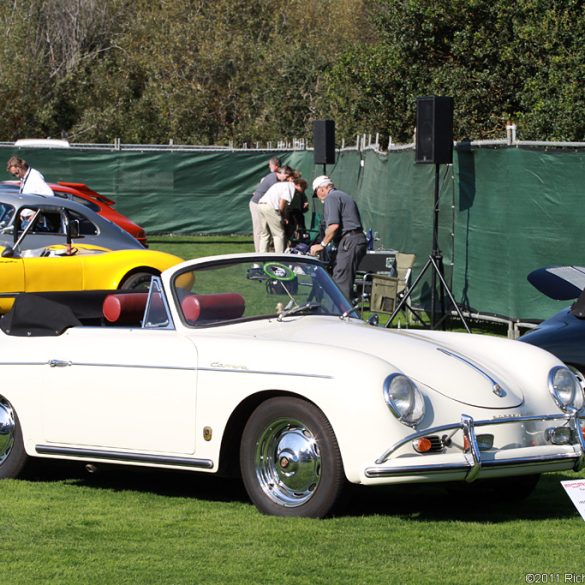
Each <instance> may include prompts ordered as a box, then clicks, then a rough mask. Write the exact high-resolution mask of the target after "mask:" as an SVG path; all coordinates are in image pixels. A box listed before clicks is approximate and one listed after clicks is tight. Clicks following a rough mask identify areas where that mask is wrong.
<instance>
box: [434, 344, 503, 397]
mask: <svg viewBox="0 0 585 585" xmlns="http://www.w3.org/2000/svg"><path fill="white" fill-rule="evenodd" d="M437 350H438V351H440V352H441V353H444V354H445V355H448V356H450V357H453V358H455V359H458V360H459V361H462V362H463V363H464V364H466V365H468V366H469V367H470V368H472V369H473V370H475V371H476V372H477V373H478V374H480V375H481V376H483V377H484V378H485V379H486V380H487V381H488V382H489V383H490V384H491V385H492V389H493V390H494V394H496V396H500V397H501V396H504V394H500V393H499V392H500V391H501V390H503V389H504V387H503V386H502V385H501V384H500V383H499V382H498V381H497V380H495V379H494V378H492V376H490V375H489V374H488V373H487V372H486V371H485V370H483V369H482V368H481V367H480V366H479V365H478V364H476V363H475V362H472V361H471V360H470V359H469V358H466V357H464V356H462V355H460V354H458V353H455V352H452V351H449V350H448V349H444V348H442V347H437ZM504 392H505V391H504Z"/></svg>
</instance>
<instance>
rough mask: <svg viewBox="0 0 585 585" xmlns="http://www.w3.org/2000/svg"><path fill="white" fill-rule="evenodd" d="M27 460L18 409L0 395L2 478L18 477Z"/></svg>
mask: <svg viewBox="0 0 585 585" xmlns="http://www.w3.org/2000/svg"><path fill="white" fill-rule="evenodd" d="M27 460H28V456H27V454H26V451H25V450H24V443H23V440H22V431H21V428H20V421H19V420H18V416H17V414H16V411H15V410H14V409H13V408H12V405H11V404H10V402H8V401H7V400H6V399H5V398H3V397H2V396H0V479H10V478H14V477H18V476H19V475H20V474H21V472H22V471H23V469H24V466H25V464H26V462H27Z"/></svg>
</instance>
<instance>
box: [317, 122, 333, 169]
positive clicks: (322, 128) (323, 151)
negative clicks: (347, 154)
mask: <svg viewBox="0 0 585 585" xmlns="http://www.w3.org/2000/svg"><path fill="white" fill-rule="evenodd" d="M313 146H314V148H315V153H314V154H315V164H316V165H332V164H335V122H334V121H333V120H315V122H314V123H313Z"/></svg>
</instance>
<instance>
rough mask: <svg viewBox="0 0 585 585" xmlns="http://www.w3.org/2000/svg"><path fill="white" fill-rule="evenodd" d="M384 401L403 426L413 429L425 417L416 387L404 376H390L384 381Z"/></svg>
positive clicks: (419, 392)
mask: <svg viewBox="0 0 585 585" xmlns="http://www.w3.org/2000/svg"><path fill="white" fill-rule="evenodd" d="M384 400H385V401H386V404H387V405H388V408H389V409H390V411H391V412H392V414H393V415H394V416H395V417H396V418H397V419H398V420H399V421H400V422H401V423H403V424H405V425H408V426H411V427H414V426H416V425H417V424H418V423H419V422H420V421H421V420H422V418H423V416H424V415H425V401H424V398H423V395H422V394H421V391H420V390H419V389H418V387H417V385H416V384H415V383H414V382H413V381H412V380H411V379H410V378H409V377H408V376H405V375H404V374H391V375H390V376H388V377H387V378H386V379H385V380H384Z"/></svg>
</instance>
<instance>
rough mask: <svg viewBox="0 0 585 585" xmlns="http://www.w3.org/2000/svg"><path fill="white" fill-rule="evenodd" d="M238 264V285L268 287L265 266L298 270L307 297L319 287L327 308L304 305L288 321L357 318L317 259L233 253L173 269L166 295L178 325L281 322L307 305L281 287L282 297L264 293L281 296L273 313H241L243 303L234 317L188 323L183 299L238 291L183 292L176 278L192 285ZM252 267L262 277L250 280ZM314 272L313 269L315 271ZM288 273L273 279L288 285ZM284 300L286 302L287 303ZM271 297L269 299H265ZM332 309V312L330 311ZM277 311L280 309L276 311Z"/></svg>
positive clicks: (206, 326) (286, 255) (358, 317)
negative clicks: (241, 273)
mask: <svg viewBox="0 0 585 585" xmlns="http://www.w3.org/2000/svg"><path fill="white" fill-rule="evenodd" d="M238 265H240V266H242V267H243V269H245V270H246V276H245V277H244V276H243V277H242V278H246V281H242V283H244V282H247V283H249V282H250V281H252V280H260V281H261V282H263V283H265V286H268V284H267V281H268V280H269V275H268V273H266V272H265V271H264V267H265V266H269V267H270V268H271V269H275V267H276V269H277V270H278V267H281V266H282V267H283V268H285V269H286V267H287V266H292V267H294V268H295V269H296V270H300V272H299V273H298V274H299V275H300V276H303V277H305V280H310V281H311V283H312V284H310V286H311V291H310V293H309V295H308V296H310V295H311V294H313V291H314V288H315V286H319V287H320V288H319V292H320V293H322V295H325V296H326V300H327V304H328V307H325V306H324V307H323V310H320V311H315V310H314V307H312V306H307V307H306V309H307V310H306V311H304V310H303V309H301V310H300V311H299V310H297V311H294V310H293V311H292V313H291V314H290V319H296V318H298V317H301V316H305V315H319V316H329V317H331V316H333V317H338V318H348V317H349V318H355V319H358V320H361V319H360V316H359V314H358V312H357V310H356V308H355V307H353V305H352V304H351V303H350V302H349V301H348V300H347V299H346V298H345V297H344V296H343V293H342V292H341V291H340V290H339V288H338V287H337V285H336V284H335V283H334V281H333V279H332V278H331V276H330V275H329V274H328V273H327V271H326V265H325V264H324V263H323V262H321V261H320V260H319V259H317V258H314V257H309V256H302V255H296V254H242V255H240V254H237V255H229V256H225V257H221V256H215V257H212V258H210V259H208V260H202V261H198V262H197V263H195V264H189V265H186V266H183V267H181V268H180V269H179V270H177V271H176V272H174V273H173V274H172V275H171V277H170V280H169V284H170V289H169V290H170V293H171V296H172V298H173V301H174V303H175V306H176V307H177V313H178V315H179V318H180V320H181V322H182V324H183V325H184V326H185V327H187V328H189V329H202V328H208V327H217V326H221V325H227V324H234V323H242V322H249V321H258V320H275V321H276V320H278V321H282V320H289V315H288V313H289V312H290V309H291V308H295V307H296V308H298V307H300V306H302V305H305V304H308V303H307V301H306V300H303V298H301V297H299V300H295V299H293V298H291V295H290V294H289V292H288V290H287V288H286V287H282V288H283V289H284V291H285V292H286V295H285V294H282V293H280V292H278V291H277V292H272V293H269V292H268V290H267V291H266V292H267V294H269V295H270V294H281V296H282V297H283V299H282V300H283V302H282V303H278V302H275V301H277V300H278V299H276V298H275V299H273V302H275V305H276V307H275V309H274V310H272V309H271V310H270V311H268V312H263V313H261V312H258V313H252V314H250V313H248V314H246V313H244V311H246V310H247V307H246V303H244V308H243V309H242V314H237V313H233V312H232V314H231V315H229V316H228V318H221V319H215V320H202V321H201V322H193V321H189V319H187V317H186V315H185V313H184V310H183V305H182V302H183V301H184V298H185V296H197V297H199V298H200V297H205V296H206V295H209V296H212V295H217V294H220V295H221V294H224V295H225V294H237V295H240V292H241V290H240V292H237V293H227V292H220V291H219V290H218V291H217V292H215V291H208V290H204V291H202V292H197V289H194V288H190V289H189V291H188V292H186V289H185V288H183V287H181V286H177V282H178V279H180V278H184V279H188V280H189V279H190V280H191V281H192V282H195V281H196V280H197V275H198V274H199V275H201V274H204V273H206V272H207V273H210V272H212V271H215V270H218V271H220V270H222V269H225V268H228V267H237V266H238ZM303 266H304V267H306V268H308V269H309V270H308V271H304V270H302V267H303ZM252 267H254V268H255V269H256V270H258V269H261V270H262V274H260V273H259V276H258V278H254V277H250V269H251V268H252ZM315 269H317V270H316V271H315ZM311 271H314V272H313V274H311ZM293 272H294V270H293V269H291V273H290V274H292V273H293ZM290 274H283V276H282V278H279V277H276V280H277V281H278V280H282V281H284V282H288V281H289V280H290ZM188 275H192V276H188ZM303 284H304V287H305V291H306V290H307V289H306V287H307V284H306V283H303ZM189 286H194V285H189ZM237 288H240V289H242V288H244V287H243V286H242V287H237ZM295 295H296V292H295V293H294V295H293V296H295ZM240 296H241V297H242V299H244V297H245V296H246V295H240ZM287 297H288V300H287ZM269 298H272V297H269ZM321 299H323V296H322V297H321ZM246 301H248V299H247V298H246ZM289 301H292V303H293V304H292V306H287V304H290V302H289ZM280 304H282V307H279V305H280ZM332 308H334V310H333V309H332ZM279 309H280V310H279Z"/></svg>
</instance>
